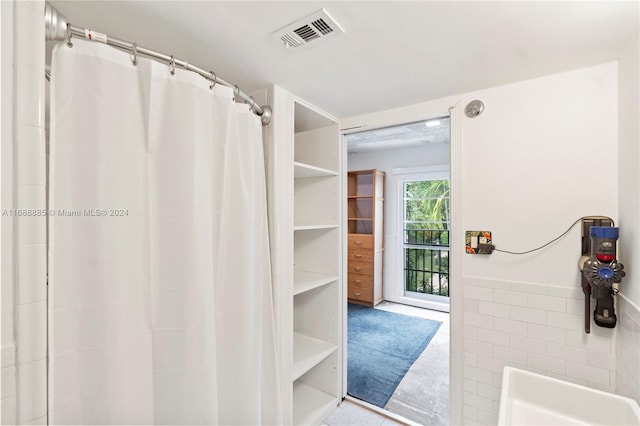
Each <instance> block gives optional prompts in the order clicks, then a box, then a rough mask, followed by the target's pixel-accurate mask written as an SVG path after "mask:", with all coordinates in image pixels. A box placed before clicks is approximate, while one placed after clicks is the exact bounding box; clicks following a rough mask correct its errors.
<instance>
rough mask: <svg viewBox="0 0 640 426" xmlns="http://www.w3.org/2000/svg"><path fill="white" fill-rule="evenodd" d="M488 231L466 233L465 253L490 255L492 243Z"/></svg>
mask: <svg viewBox="0 0 640 426" xmlns="http://www.w3.org/2000/svg"><path fill="white" fill-rule="evenodd" d="M492 241H493V240H492V238H491V232H490V231H467V232H466V233H465V239H464V242H465V251H466V252H467V253H469V254H491V253H492V252H493V243H492Z"/></svg>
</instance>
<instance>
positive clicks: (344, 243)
mask: <svg viewBox="0 0 640 426" xmlns="http://www.w3.org/2000/svg"><path fill="white" fill-rule="evenodd" d="M347 145H348V144H347V138H346V137H345V135H344V134H341V135H340V150H341V154H342V164H341V166H342V167H341V170H342V197H346V195H347V193H348V192H347V191H348V188H347V185H348V178H347V173H348V170H349V168H348V167H347V157H348V146H347ZM342 206H343V208H342V229H343V230H344V231H345V232H342V238H341V243H342V258H343V259H344V262H342V269H341V272H342V283H343V285H342V288H341V292H340V294H341V296H340V297H341V298H342V303H341V305H340V308H341V309H342V312H341V315H340V318H342V327H341V332H342V353H341V354H340V355H341V356H342V363H341V368H342V372H341V374H340V377H341V378H342V383H341V394H340V395H341V396H342V398H345V397H347V362H348V356H347V314H348V312H349V306H348V303H349V302H348V288H347V286H348V281H347V264H348V261H347V247H348V241H347V239H348V236H347V232H348V229H349V228H348V226H349V224H348V223H347V222H348V221H347V218H348V216H349V211H348V203H346V202H345V203H343V204H342Z"/></svg>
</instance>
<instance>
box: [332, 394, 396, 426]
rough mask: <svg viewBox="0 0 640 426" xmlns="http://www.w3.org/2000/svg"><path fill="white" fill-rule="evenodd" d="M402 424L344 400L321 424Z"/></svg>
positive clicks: (356, 425)
mask: <svg viewBox="0 0 640 426" xmlns="http://www.w3.org/2000/svg"><path fill="white" fill-rule="evenodd" d="M403 424H404V423H399V422H396V421H395V420H392V419H390V418H388V417H385V416H383V415H381V414H378V413H376V412H375V411H371V410H369V409H367V408H364V407H361V406H360V405H358V404H354V403H353V402H350V401H347V400H344V401H342V404H340V405H339V406H338V407H337V408H336V409H335V410H334V412H333V413H331V414H330V415H329V417H327V418H326V419H325V420H324V422H323V423H322V425H321V426H396V425H403Z"/></svg>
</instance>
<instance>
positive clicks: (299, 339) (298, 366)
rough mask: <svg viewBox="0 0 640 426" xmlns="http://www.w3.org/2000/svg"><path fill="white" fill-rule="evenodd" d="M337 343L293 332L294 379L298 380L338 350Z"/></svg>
mask: <svg viewBox="0 0 640 426" xmlns="http://www.w3.org/2000/svg"><path fill="white" fill-rule="evenodd" d="M336 348H337V347H336V345H332V344H331V343H328V342H325V341H324V340H320V339H315V338H313V337H309V336H305V335H304V334H300V333H293V380H297V379H298V378H299V377H300V376H302V375H303V374H304V373H306V372H307V371H309V370H311V369H312V368H313V367H315V366H316V365H317V364H318V363H319V362H320V361H322V360H323V359H325V358H326V357H328V356H329V355H331V353H332V352H334V351H335V350H336Z"/></svg>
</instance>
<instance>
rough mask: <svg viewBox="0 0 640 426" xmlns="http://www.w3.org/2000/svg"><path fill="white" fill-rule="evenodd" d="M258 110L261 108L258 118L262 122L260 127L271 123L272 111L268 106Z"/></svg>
mask: <svg viewBox="0 0 640 426" xmlns="http://www.w3.org/2000/svg"><path fill="white" fill-rule="evenodd" d="M260 108H262V115H261V116H260V120H261V121H262V125H263V126H266V125H268V124H269V123H270V122H271V117H272V116H273V110H272V109H271V107H270V106H269V105H263V106H261V107H260Z"/></svg>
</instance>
